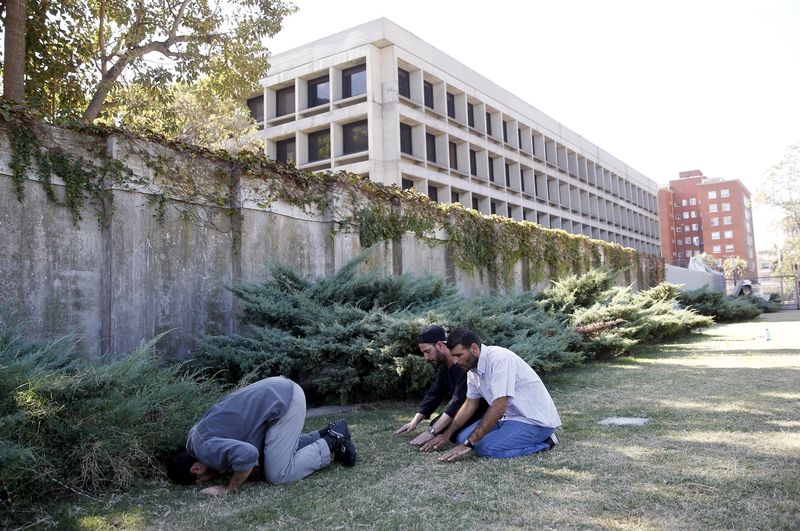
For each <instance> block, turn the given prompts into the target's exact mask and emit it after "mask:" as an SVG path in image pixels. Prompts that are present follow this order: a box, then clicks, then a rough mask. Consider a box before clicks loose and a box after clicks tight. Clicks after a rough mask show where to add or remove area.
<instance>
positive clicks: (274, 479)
mask: <svg viewBox="0 0 800 531" xmlns="http://www.w3.org/2000/svg"><path fill="white" fill-rule="evenodd" d="M305 419H306V397H305V394H304V393H303V389H302V388H301V387H300V386H299V385H297V384H296V383H294V382H293V381H291V380H289V379H288V378H285V377H283V376H277V377H273V378H265V379H263V380H261V381H258V382H255V383H253V384H250V385H248V386H247V387H243V388H242V389H239V390H237V391H234V392H233V393H231V394H229V395H227V396H225V397H224V398H222V399H221V400H220V401H219V402H217V403H216V404H214V405H213V406H211V407H210V408H209V409H208V411H206V412H205V413H204V414H203V416H202V417H201V418H200V420H198V421H197V423H196V424H195V425H194V426H193V427H192V429H191V430H190V431H189V438H188V440H187V441H186V451H185V452H182V453H180V454H178V455H177V456H175V459H174V460H173V462H172V463H171V465H170V467H169V470H168V473H169V477H170V479H172V481H174V482H175V483H180V484H182V485H191V484H193V483H203V482H206V481H209V480H211V479H213V478H214V477H215V476H216V475H217V474H219V473H230V474H231V477H230V480H229V481H228V485H227V486H221V485H217V486H213V487H208V488H206V489H203V490H202V491H201V492H203V493H204V494H210V495H214V496H216V495H219V494H226V493H229V492H233V491H235V490H236V489H237V488H239V487H240V486H241V485H242V483H244V482H245V481H247V478H248V477H249V476H250V474H251V473H252V472H253V469H254V468H255V467H256V465H258V464H259V463H262V464H263V467H264V477H265V478H266V479H267V481H269V482H270V483H272V484H275V485H278V484H283V483H291V482H292V481H297V480H298V479H302V478H304V477H306V476H308V475H309V474H311V473H313V472H316V471H317V470H319V469H320V468H324V467H326V466H328V465H329V464H330V462H331V456H333V458H334V459H335V460H336V461H338V462H341V463H342V464H343V465H345V466H353V465H355V464H356V447H355V445H354V444H353V441H351V440H350V431H349V429H348V427H347V422H345V421H344V420H339V421H336V422H332V423H331V424H330V425H328V427H327V428H323V429H321V430H319V431H314V432H311V433H306V434H303V435H302V436H301V433H302V430H303V424H304V423H305Z"/></svg>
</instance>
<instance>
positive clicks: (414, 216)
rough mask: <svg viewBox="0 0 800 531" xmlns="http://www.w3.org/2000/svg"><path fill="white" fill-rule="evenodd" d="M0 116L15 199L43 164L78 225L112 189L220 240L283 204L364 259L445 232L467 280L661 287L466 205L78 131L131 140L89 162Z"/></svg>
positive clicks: (613, 248)
mask: <svg viewBox="0 0 800 531" xmlns="http://www.w3.org/2000/svg"><path fill="white" fill-rule="evenodd" d="M0 110H2V109H0ZM0 114H1V115H2V116H3V117H4V118H5V121H6V122H7V124H8V126H7V131H8V136H9V139H10V144H11V163H10V167H11V170H12V173H13V175H12V178H13V182H14V188H15V191H16V195H17V198H18V199H19V200H20V201H22V200H23V198H24V192H25V187H24V183H25V179H26V176H27V174H28V173H29V172H30V173H33V162H35V163H36V167H37V168H36V170H37V171H36V174H37V175H38V178H39V181H40V183H41V185H42V186H43V187H44V189H45V191H46V194H47V197H48V198H49V199H50V200H52V201H55V202H57V203H59V204H62V205H63V206H65V207H66V208H67V209H68V210H69V211H70V213H71V215H72V219H73V222H74V223H76V224H77V222H78V221H79V220H80V219H81V212H83V211H84V210H85V209H86V207H87V205H88V204H89V203H93V204H94V205H95V206H96V207H97V208H98V218H99V219H107V217H108V212H105V211H104V210H103V209H105V208H107V206H108V205H110V204H111V197H112V196H111V193H110V190H111V187H112V186H116V187H120V188H122V189H131V190H133V189H135V190H139V191H142V192H144V193H146V194H148V196H149V198H150V204H151V205H152V206H153V208H154V211H155V214H154V215H155V216H156V217H157V218H158V219H160V220H163V218H164V216H165V213H166V210H167V208H168V207H170V208H177V209H178V210H179V211H180V212H181V215H182V216H188V217H190V218H191V219H192V220H193V221H195V222H198V223H207V224H209V225H211V226H212V227H213V228H215V229H217V230H227V229H225V228H224V227H220V226H218V225H217V224H216V223H215V222H214V220H215V219H216V216H218V214H220V213H222V214H225V215H227V216H233V215H234V214H236V213H237V212H239V211H240V210H241V208H242V206H243V205H255V206H256V207H258V208H261V209H269V208H270V207H271V206H272V205H273V203H275V202H282V203H285V204H288V205H292V206H295V207H298V208H301V209H303V210H304V211H307V212H309V213H313V214H315V215H321V216H325V217H326V218H327V219H329V220H330V221H331V222H333V224H334V227H336V230H349V231H354V232H357V233H358V235H359V240H360V243H361V246H362V247H364V248H366V247H369V246H371V245H373V244H375V243H378V242H381V241H387V240H396V239H398V238H401V237H402V236H403V235H404V234H406V233H409V232H410V233H413V234H415V235H416V236H417V237H418V238H420V239H421V240H423V241H426V242H428V243H431V244H432V245H433V244H436V243H438V241H439V240H438V239H437V238H436V235H435V232H436V231H437V229H443V230H444V233H445V234H446V237H447V239H448V240H449V245H450V246H451V249H452V257H453V261H454V262H455V265H457V266H458V267H460V268H462V269H464V270H467V271H471V270H474V269H478V270H487V271H489V272H492V273H496V274H497V275H498V277H499V278H500V279H502V280H503V281H504V282H508V281H509V279H510V278H511V277H512V276H513V272H514V269H515V268H516V267H517V264H522V267H523V275H524V276H526V277H527V280H528V282H529V283H536V282H540V281H541V280H543V279H546V278H550V277H552V276H563V275H566V274H570V273H580V272H582V271H587V270H589V269H590V268H591V267H593V266H600V265H605V266H607V267H610V268H612V269H617V270H628V269H631V270H634V271H639V270H640V269H641V268H642V267H643V268H645V271H644V276H643V278H645V279H646V281H647V282H648V284H655V283H657V282H658V281H661V280H663V275H664V269H663V260H661V259H660V258H659V257H657V256H653V255H648V256H646V258H643V257H642V256H641V255H640V254H639V253H638V252H636V251H635V250H633V249H627V248H623V247H622V246H620V245H618V244H613V243H608V242H604V241H599V240H591V239H589V238H587V237H586V236H581V235H574V234H570V233H567V232H566V231H563V230H560V229H545V228H543V227H541V226H540V225H537V224H534V223H530V222H527V221H523V222H517V221H514V220H512V219H509V218H506V217H501V216H484V215H481V214H480V213H478V212H476V211H475V210H472V209H467V208H464V207H463V206H461V205H459V204H453V205H450V204H440V203H436V202H433V201H430V200H429V199H428V198H427V197H426V196H424V195H422V194H419V193H417V192H415V191H414V190H405V191H404V190H400V189H399V188H397V187H394V186H391V187H387V186H384V185H382V184H379V183H376V182H373V181H370V180H369V179H368V178H366V177H363V176H359V175H354V174H350V173H345V172H330V173H323V174H317V173H311V172H307V171H302V170H298V169H297V168H295V167H294V166H291V165H288V164H284V163H280V162H276V161H273V160H270V159H268V158H266V157H265V156H263V155H262V154H255V153H249V152H242V153H239V154H238V155H237V156H232V155H230V154H229V153H227V152H225V151H210V150H208V149H205V148H200V147H196V146H189V145H185V144H179V143H176V142H173V141H170V140H168V139H165V138H162V137H158V136H150V137H143V136H140V135H134V134H132V133H130V132H128V131H125V130H120V129H115V128H109V127H96V126H87V125H76V126H75V127H74V129H75V130H77V131H79V132H82V133H85V134H87V135H89V137H90V138H91V137H95V138H97V139H103V140H106V141H108V139H109V138H116V139H118V140H124V142H121V141H120V142H117V143H116V144H115V145H116V146H123V145H124V146H125V148H124V150H123V148H118V149H119V150H121V151H119V152H114V153H112V154H109V149H107V145H106V144H107V143H106V142H104V143H102V146H101V143H97V145H96V146H94V147H90V153H91V155H92V156H93V160H87V159H85V158H83V157H80V156H75V155H72V154H70V153H67V152H66V151H65V150H63V149H62V148H60V147H58V146H57V145H56V146H53V147H49V146H47V145H45V144H46V143H47V142H43V141H41V140H40V138H46V137H47V134H46V132H44V131H41V130H40V129H44V126H37V124H36V123H35V121H34V120H30V119H29V118H28V117H25V116H24V115H18V114H17V113H11V112H8V111H4V112H2V113H0ZM49 143H50V144H56V143H55V142H52V141H51V142H49ZM112 151H113V150H112ZM176 152H177V155H176ZM134 159H135V160H138V161H139V163H141V165H142V167H143V168H146V169H147V171H146V172H144V173H142V172H141V171H140V172H134V171H132V170H131V169H130V167H129V161H130V160H134ZM123 161H126V162H123ZM53 176H56V177H58V178H59V179H60V180H61V182H63V186H64V193H63V199H61V200H58V198H57V196H56V193H55V191H54V189H53V185H52V182H53Z"/></svg>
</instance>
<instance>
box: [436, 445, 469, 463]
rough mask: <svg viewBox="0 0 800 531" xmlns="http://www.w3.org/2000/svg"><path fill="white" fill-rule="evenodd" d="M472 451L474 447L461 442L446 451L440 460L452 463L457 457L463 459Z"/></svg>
mask: <svg viewBox="0 0 800 531" xmlns="http://www.w3.org/2000/svg"><path fill="white" fill-rule="evenodd" d="M470 452H472V448H470V447H469V446H464V445H463V444H459V445H458V446H455V447H453V448H451V449H450V450H449V451H447V452H445V453H444V454H443V455H442V456H441V457H440V458H439V459H438V460H439V461H442V462H445V463H452V462H453V461H455V460H457V459H461V458H462V457H464V456H465V455H467V454H468V453H470Z"/></svg>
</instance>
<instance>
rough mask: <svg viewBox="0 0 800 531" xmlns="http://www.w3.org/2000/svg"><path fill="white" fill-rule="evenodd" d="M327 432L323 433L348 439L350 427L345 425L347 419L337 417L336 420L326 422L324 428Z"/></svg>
mask: <svg viewBox="0 0 800 531" xmlns="http://www.w3.org/2000/svg"><path fill="white" fill-rule="evenodd" d="M326 430H327V433H326V434H325V435H328V434H330V435H333V436H334V437H336V438H337V439H347V440H350V429H349V428H348V427H347V421H346V420H344V419H339V420H337V421H336V422H331V423H330V424H328V427H327V428H326Z"/></svg>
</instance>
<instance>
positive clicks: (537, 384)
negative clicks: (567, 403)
mask: <svg viewBox="0 0 800 531" xmlns="http://www.w3.org/2000/svg"><path fill="white" fill-rule="evenodd" d="M447 348H448V349H449V350H450V355H451V356H453V359H454V360H455V361H456V363H458V364H459V365H460V366H461V367H463V368H464V369H465V370H467V371H468V372H467V399H466V401H465V402H464V405H462V406H461V408H460V409H459V410H458V413H456V417H455V418H454V419H453V421H452V422H451V423H450V426H449V427H448V428H447V430H446V431H445V432H444V433H442V434H441V435H439V436H437V437H435V438H434V439H432V440H430V441H429V442H427V443H426V444H425V445H424V446H423V449H426V448H430V449H434V450H438V449H439V448H441V447H442V446H443V445H444V444H446V443H447V441H448V440H449V439H450V437H451V436H453V435H454V434H455V435H456V441H457V442H458V443H459V444H458V445H457V446H455V447H454V448H452V449H450V450H449V451H448V452H446V453H445V454H444V455H442V456H441V457H440V458H439V461H447V462H451V461H455V460H456V459H459V458H461V457H463V456H465V455H467V454H469V453H470V452H472V451H473V450H474V451H475V453H476V454H477V455H478V456H480V457H494V458H498V457H518V456H522V455H528V454H533V453H536V452H541V451H542V450H547V449H549V448H552V447H553V446H555V445H556V444H558V440H557V439H556V436H555V433H554V432H555V429H556V428H557V427H559V426H560V425H561V418H560V417H559V416H558V411H556V406H555V404H554V403H553V399H552V398H550V393H548V392H547V389H546V388H545V386H544V384H543V383H542V380H541V379H540V378H539V376H538V375H537V374H536V372H535V371H534V370H533V369H532V368H531V366H530V365H528V364H527V363H525V361H524V360H523V359H522V358H520V357H519V356H517V355H516V354H514V353H513V352H511V351H510V350H508V349H505V348H502V347H490V346H486V345H483V344H482V343H481V338H480V337H478V336H477V334H475V333H474V332H472V331H470V330H467V329H466V328H457V329H456V330H453V331H452V332H450V335H449V336H448V338H447ZM481 398H484V399H485V400H486V402H488V403H489V404H490V405H489V410H488V411H487V412H486V413H485V414H484V415H483V418H482V419H481V420H480V421H478V422H475V423H473V424H471V425H467V421H468V420H469V418H470V417H471V416H472V414H473V412H474V411H475V409H476V408H477V407H478V401H479V400H480V399H481ZM464 426H466V427H464ZM462 428H463V429H462Z"/></svg>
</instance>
